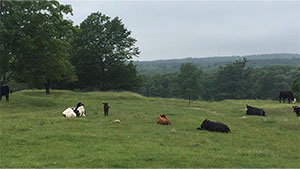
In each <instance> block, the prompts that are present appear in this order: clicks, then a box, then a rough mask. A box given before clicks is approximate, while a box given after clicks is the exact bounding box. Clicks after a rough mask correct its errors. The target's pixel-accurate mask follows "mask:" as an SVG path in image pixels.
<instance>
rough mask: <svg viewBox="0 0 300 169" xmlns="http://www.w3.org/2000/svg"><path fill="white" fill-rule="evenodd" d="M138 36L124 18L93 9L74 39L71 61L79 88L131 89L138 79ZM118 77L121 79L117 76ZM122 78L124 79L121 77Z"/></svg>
mask: <svg viewBox="0 0 300 169" xmlns="http://www.w3.org/2000/svg"><path fill="white" fill-rule="evenodd" d="M135 42H136V39H134V38H133V37H131V32H130V31H129V30H127V29H126V27H125V25H124V24H123V23H122V21H121V19H120V18H118V17H115V18H113V19H112V18H110V17H108V16H106V15H104V14H102V13H99V12H97V13H92V14H91V15H89V16H88V17H87V18H86V19H85V20H84V21H83V22H82V23H81V24H80V29H79V32H78V34H77V36H76V40H75V41H74V55H73V57H72V63H73V64H74V65H75V66H76V74H77V76H78V80H79V81H78V86H79V87H80V88H89V89H100V90H111V89H119V90H130V89H132V88H133V87H135V86H136V84H137V83H139V78H137V77H136V76H137V72H136V71H135V69H136V68H135V66H134V65H133V64H132V63H129V64H128V65H126V64H127V63H126V61H128V60H130V59H132V58H133V57H134V56H138V54H139V50H138V48H137V47H136V46H135ZM118 79H119V80H118ZM120 79H122V80H120Z"/></svg>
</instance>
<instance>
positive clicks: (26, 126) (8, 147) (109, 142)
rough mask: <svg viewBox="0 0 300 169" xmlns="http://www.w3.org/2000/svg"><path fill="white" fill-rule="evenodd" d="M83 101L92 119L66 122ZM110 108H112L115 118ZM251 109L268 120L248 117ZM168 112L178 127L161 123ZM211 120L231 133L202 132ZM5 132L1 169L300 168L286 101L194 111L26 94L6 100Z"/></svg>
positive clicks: (297, 126)
mask: <svg viewBox="0 0 300 169" xmlns="http://www.w3.org/2000/svg"><path fill="white" fill-rule="evenodd" d="M79 101H80V102H82V103H84V104H85V108H86V111H87V117H85V118H73V119H66V118H63V117H62V115H61V112H62V111H63V110H64V109H65V108H67V107H72V106H75V105H76V104H77V102H79ZM103 102H108V103H109V105H110V107H111V108H110V110H109V116H108V117H104V116H103V105H102V103H103ZM246 104H249V105H252V106H256V107H261V108H264V109H265V111H266V113H267V116H266V117H259V116H247V118H245V119H242V118H240V117H242V116H243V115H245V108H246V106H245V105H246ZM297 105H298V106H300V105H299V103H298V104H297ZM163 113H164V114H166V116H167V117H168V119H169V120H170V121H171V122H172V125H170V126H162V125H158V124H156V120H157V117H158V115H159V114H163ZM115 119H120V120H121V123H119V124H117V123H113V121H114V120H115ZM204 119H210V120H213V121H220V122H223V123H225V124H227V125H228V126H229V127H230V129H231V133H229V134H224V133H215V132H207V131H199V130H196V128H197V127H199V126H200V125H201V123H202V121H203V120H204ZM0 127H1V130H0V143H1V144H0V167H14V168H25V167H26V168H30V167H35V168H38V167H57V168H63V167H70V168H83V167H89V168H90V167H97V168H98V167H99V168H100V167H115V168H118V167H124V168H125V167H131V168H135V167H150V168H160V167H163V168H165V167H168V168H174V167H177V168H178V167H179V168H183V167H184V168H185V167H189V168H191V167H201V168H204V167H222V168H223V167H224V168H230V167H236V168H241V167H243V168H249V167H281V168H299V167H300V146H299V142H300V118H299V117H296V114H295V113H294V112H293V111H292V104H287V103H286V104H283V103H281V104H279V103H278V101H270V100H225V101H221V102H204V101H197V102H194V103H192V104H191V105H189V104H188V101H187V100H181V99H162V98H146V97H142V96H140V95H137V94H134V93H130V92H119V93H117V92H89V93H81V92H72V91H65V90H53V91H52V94H50V95H45V94H44V91H42V90H24V91H20V92H16V93H13V94H12V95H11V100H10V102H8V103H7V102H6V101H5V100H2V101H1V102H0Z"/></svg>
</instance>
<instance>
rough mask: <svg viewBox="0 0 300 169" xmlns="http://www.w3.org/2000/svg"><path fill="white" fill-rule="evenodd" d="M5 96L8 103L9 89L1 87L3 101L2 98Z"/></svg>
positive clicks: (0, 98)
mask: <svg viewBox="0 0 300 169" xmlns="http://www.w3.org/2000/svg"><path fill="white" fill-rule="evenodd" d="M3 96H5V98H6V101H7V102H8V100H9V87H8V86H1V87H0V100H2V97H3Z"/></svg>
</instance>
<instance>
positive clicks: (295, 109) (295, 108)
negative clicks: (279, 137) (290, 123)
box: [293, 106, 300, 117]
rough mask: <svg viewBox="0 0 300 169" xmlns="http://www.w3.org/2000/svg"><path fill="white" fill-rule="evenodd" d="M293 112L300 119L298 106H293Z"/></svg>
mask: <svg viewBox="0 0 300 169" xmlns="http://www.w3.org/2000/svg"><path fill="white" fill-rule="evenodd" d="M293 109H294V112H296V114H297V116H299V117H300V107H298V106H293Z"/></svg>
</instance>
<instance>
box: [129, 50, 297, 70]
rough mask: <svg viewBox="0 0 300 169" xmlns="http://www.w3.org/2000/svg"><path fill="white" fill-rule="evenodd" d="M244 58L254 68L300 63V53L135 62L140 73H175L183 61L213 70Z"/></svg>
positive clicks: (203, 68) (248, 65)
mask: <svg viewBox="0 0 300 169" xmlns="http://www.w3.org/2000/svg"><path fill="white" fill-rule="evenodd" d="M243 58H246V59H247V60H248V63H247V67H252V68H261V67H264V66H271V65H290V66H299V65H300V54H288V53H281V54H260V55H247V56H226V57H205V58H185V59H169V60H155V61H135V62H134V64H135V65H136V66H137V70H138V72H139V73H140V74H155V73H173V72H176V71H178V70H179V68H180V66H181V65H182V64H183V63H193V64H194V65H196V66H197V67H198V68H200V69H202V70H205V71H213V70H216V69H217V68H218V67H219V66H221V65H225V64H229V63H233V62H234V61H236V60H240V59H243Z"/></svg>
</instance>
